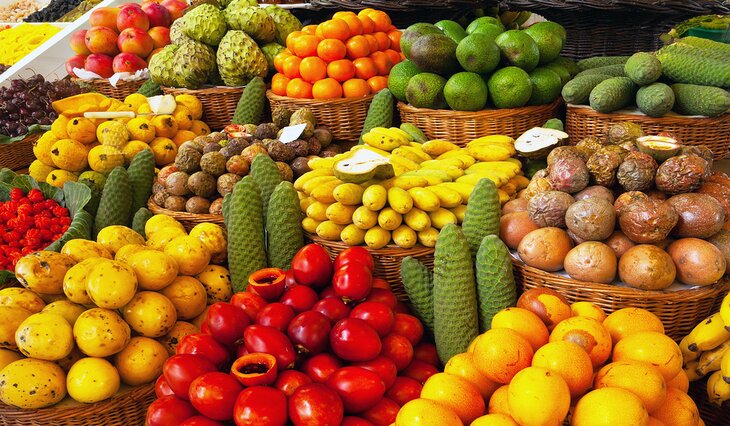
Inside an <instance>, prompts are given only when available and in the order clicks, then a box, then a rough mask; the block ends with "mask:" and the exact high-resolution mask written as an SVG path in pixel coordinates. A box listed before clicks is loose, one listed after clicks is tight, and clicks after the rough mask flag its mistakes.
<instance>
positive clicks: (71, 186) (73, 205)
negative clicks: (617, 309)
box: [49, 181, 91, 218]
mask: <svg viewBox="0 0 730 426" xmlns="http://www.w3.org/2000/svg"><path fill="white" fill-rule="evenodd" d="M49 186H50V185H49ZM63 199H64V203H65V207H66V208H67V209H68V211H69V214H70V215H71V217H74V218H75V216H76V214H78V213H79V212H80V211H81V210H83V208H84V207H85V206H86V204H87V203H88V202H89V200H91V189H89V187H88V186H86V185H84V184H82V183H78V182H71V181H68V182H66V183H65V184H64V185H63Z"/></svg>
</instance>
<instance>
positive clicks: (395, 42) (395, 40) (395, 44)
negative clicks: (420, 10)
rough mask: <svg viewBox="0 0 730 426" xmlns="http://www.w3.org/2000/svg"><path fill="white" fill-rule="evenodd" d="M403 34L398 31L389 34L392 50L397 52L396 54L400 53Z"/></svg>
mask: <svg viewBox="0 0 730 426" xmlns="http://www.w3.org/2000/svg"><path fill="white" fill-rule="evenodd" d="M401 34H403V33H402V32H400V31H398V30H393V31H390V32H389V33H388V38H389V39H390V48H391V49H393V50H395V51H396V52H400V36H401Z"/></svg>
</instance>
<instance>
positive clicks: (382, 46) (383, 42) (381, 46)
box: [373, 31, 390, 52]
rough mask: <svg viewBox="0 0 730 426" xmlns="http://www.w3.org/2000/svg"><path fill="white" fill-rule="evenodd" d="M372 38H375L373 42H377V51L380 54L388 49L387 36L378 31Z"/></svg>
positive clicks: (388, 40) (388, 41)
mask: <svg viewBox="0 0 730 426" xmlns="http://www.w3.org/2000/svg"><path fill="white" fill-rule="evenodd" d="M373 37H375V40H376V41H377V42H378V50H380V51H381V52H385V51H386V50H387V49H389V48H390V39H389V38H388V34H386V33H384V32H382V31H379V32H377V33H374V34H373Z"/></svg>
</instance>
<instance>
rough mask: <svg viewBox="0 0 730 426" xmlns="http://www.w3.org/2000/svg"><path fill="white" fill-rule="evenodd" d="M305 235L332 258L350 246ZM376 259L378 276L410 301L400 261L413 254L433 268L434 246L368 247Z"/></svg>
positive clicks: (399, 295) (399, 298)
mask: <svg viewBox="0 0 730 426" xmlns="http://www.w3.org/2000/svg"><path fill="white" fill-rule="evenodd" d="M304 237H305V239H306V240H309V241H310V242H313V243H317V244H319V245H321V246H322V247H324V249H325V250H327V253H329V255H330V257H331V258H332V259H334V258H335V256H337V255H338V254H339V253H340V252H341V251H342V250H344V249H346V248H348V247H350V246H349V245H347V244H345V243H343V242H341V241H329V240H325V239H323V238H320V237H318V236H317V235H313V234H309V233H305V234H304ZM368 251H369V252H370V254H371V255H372V256H373V260H374V261H375V273H374V275H375V276H376V277H379V278H382V279H384V280H386V281H388V283H390V288H391V290H393V293H395V295H396V297H398V300H401V301H403V302H407V301H408V295H407V294H406V290H405V288H403V282H402V281H401V279H400V262H401V260H403V259H404V258H405V257H406V256H411V257H413V258H415V259H418V260H420V261H421V262H422V263H423V264H424V265H426V266H427V267H428V268H429V269H433V248H432V247H424V246H422V245H417V246H415V247H413V248H409V249H404V248H401V247H398V246H396V245H388V246H386V247H383V248H381V249H368Z"/></svg>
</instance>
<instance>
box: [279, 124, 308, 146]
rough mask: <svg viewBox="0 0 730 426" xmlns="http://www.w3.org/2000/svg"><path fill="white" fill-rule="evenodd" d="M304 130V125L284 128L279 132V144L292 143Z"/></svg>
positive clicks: (305, 126)
mask: <svg viewBox="0 0 730 426" xmlns="http://www.w3.org/2000/svg"><path fill="white" fill-rule="evenodd" d="M305 128H307V125H306V124H304V123H302V124H295V125H293V126H287V127H284V129H283V130H282V132H281V136H280V137H279V141H281V143H290V142H293V141H295V140H297V139H299V136H301V135H302V132H304V129H305Z"/></svg>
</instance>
